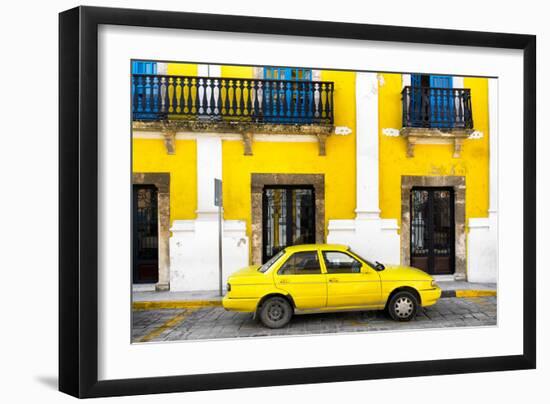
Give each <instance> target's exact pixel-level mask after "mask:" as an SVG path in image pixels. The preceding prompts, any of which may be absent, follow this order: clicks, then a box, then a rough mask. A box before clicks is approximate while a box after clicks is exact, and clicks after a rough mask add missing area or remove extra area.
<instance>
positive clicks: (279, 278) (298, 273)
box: [274, 250, 327, 310]
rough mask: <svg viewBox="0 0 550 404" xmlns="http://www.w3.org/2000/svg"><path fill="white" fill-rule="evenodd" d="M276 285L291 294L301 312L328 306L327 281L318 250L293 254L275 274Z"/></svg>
mask: <svg viewBox="0 0 550 404" xmlns="http://www.w3.org/2000/svg"><path fill="white" fill-rule="evenodd" d="M274 278H275V285H276V286H277V288H279V289H282V290H284V291H286V292H288V293H289V294H290V296H291V297H292V299H293V300H294V304H295V305H296V308H297V309H299V310H309V309H319V308H324V307H326V304H327V279H326V275H325V274H324V273H323V272H322V270H321V264H320V260H319V253H318V251H317V250H312V251H299V252H295V253H293V254H292V255H291V256H290V257H289V258H288V259H287V260H286V261H285V262H284V263H283V264H282V265H281V267H280V268H279V269H278V270H277V272H275V274H274Z"/></svg>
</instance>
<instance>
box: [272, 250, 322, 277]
mask: <svg viewBox="0 0 550 404" xmlns="http://www.w3.org/2000/svg"><path fill="white" fill-rule="evenodd" d="M320 273H321V265H319V258H318V256H317V251H302V252H296V253H294V254H292V255H291V256H290V258H289V259H287V260H286V262H285V263H284V264H283V266H282V267H281V268H280V269H279V275H315V274H320Z"/></svg>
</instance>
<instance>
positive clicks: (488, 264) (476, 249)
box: [467, 79, 498, 282]
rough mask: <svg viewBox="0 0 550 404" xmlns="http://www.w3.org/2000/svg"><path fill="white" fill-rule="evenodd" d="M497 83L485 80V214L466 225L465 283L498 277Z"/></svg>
mask: <svg viewBox="0 0 550 404" xmlns="http://www.w3.org/2000/svg"><path fill="white" fill-rule="evenodd" d="M497 107H498V81H497V79H489V212H488V217H481V218H470V220H469V221H468V249H467V251H468V263H467V271H468V281H470V282H496V281H497V277H498V276H497V275H498V250H497V248H498V108H497Z"/></svg>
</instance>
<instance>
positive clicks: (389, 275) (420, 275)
mask: <svg viewBox="0 0 550 404" xmlns="http://www.w3.org/2000/svg"><path fill="white" fill-rule="evenodd" d="M385 267H386V268H385V269H384V270H383V271H379V272H378V274H379V275H380V279H381V280H382V281H395V280H407V281H431V280H432V279H433V278H432V277H431V276H430V275H428V274H427V273H426V272H424V271H422V270H421V269H418V268H414V267H408V266H403V265H386V266H385Z"/></svg>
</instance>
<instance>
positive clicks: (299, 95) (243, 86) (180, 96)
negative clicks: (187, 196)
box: [132, 74, 334, 124]
mask: <svg viewBox="0 0 550 404" xmlns="http://www.w3.org/2000/svg"><path fill="white" fill-rule="evenodd" d="M333 93H334V83H333V82H329V81H291V80H264V79H243V78H227V77H197V76H166V75H147V74H133V75H132V113H133V118H134V120H161V119H170V117H172V116H173V117H174V118H175V119H190V120H200V119H210V120H228V121H233V120H236V121H239V120H244V121H251V122H257V123H282V124H308V123H317V124H332V123H333V122H334V102H333Z"/></svg>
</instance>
